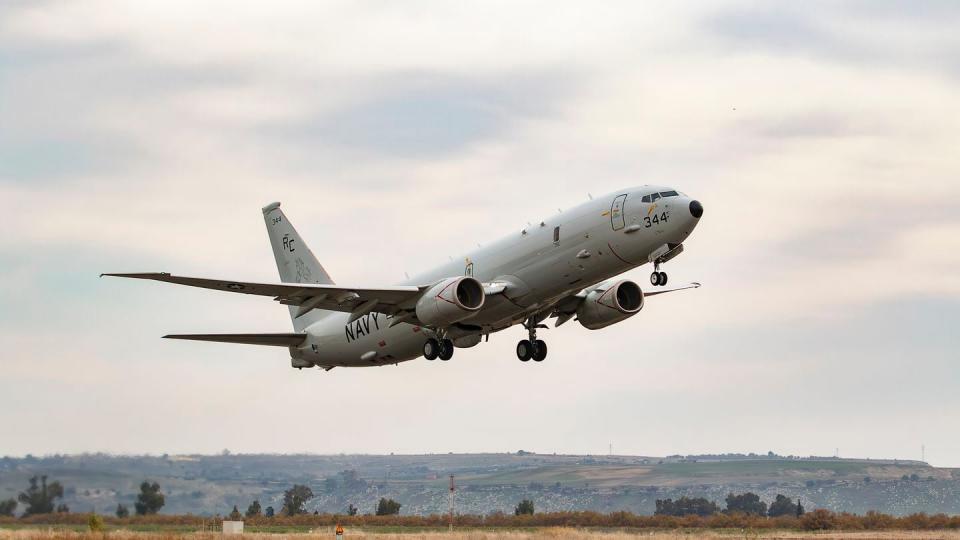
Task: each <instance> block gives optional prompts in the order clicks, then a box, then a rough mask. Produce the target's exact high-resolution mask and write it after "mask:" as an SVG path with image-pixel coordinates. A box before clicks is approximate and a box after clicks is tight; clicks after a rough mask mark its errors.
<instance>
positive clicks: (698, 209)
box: [690, 201, 703, 219]
mask: <svg viewBox="0 0 960 540" xmlns="http://www.w3.org/2000/svg"><path fill="white" fill-rule="evenodd" d="M690 214H691V215H693V217H695V218H697V219H700V216H702V215H703V205H702V204H700V201H690Z"/></svg>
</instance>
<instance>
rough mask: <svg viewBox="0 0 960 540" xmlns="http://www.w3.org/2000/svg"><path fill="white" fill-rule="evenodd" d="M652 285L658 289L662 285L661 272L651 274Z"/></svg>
mask: <svg viewBox="0 0 960 540" xmlns="http://www.w3.org/2000/svg"><path fill="white" fill-rule="evenodd" d="M650 284H651V285H653V286H654V287H656V286H657V285H660V272H651V273H650Z"/></svg>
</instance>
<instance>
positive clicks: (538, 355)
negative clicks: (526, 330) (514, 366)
mask: <svg viewBox="0 0 960 540" xmlns="http://www.w3.org/2000/svg"><path fill="white" fill-rule="evenodd" d="M533 344H534V348H533V361H534V362H543V359H544V358H546V357H547V344H546V343H544V341H543V340H542V339H538V340H536V341H534V342H533Z"/></svg>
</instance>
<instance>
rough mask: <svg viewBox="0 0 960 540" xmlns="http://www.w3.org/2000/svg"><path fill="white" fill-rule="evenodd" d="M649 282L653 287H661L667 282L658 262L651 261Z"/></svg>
mask: <svg viewBox="0 0 960 540" xmlns="http://www.w3.org/2000/svg"><path fill="white" fill-rule="evenodd" d="M650 284H651V285H653V286H654V287H663V286H664V285H666V284H667V273H666V272H661V271H660V263H653V272H652V273H651V274H650Z"/></svg>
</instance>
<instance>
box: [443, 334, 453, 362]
mask: <svg viewBox="0 0 960 540" xmlns="http://www.w3.org/2000/svg"><path fill="white" fill-rule="evenodd" d="M451 358H453V342H452V341H450V340H449V339H445V340H443V341H441V342H440V359H441V360H443V361H444V362H446V361H447V360H449V359H451Z"/></svg>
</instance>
